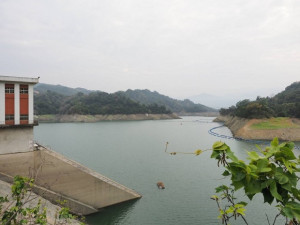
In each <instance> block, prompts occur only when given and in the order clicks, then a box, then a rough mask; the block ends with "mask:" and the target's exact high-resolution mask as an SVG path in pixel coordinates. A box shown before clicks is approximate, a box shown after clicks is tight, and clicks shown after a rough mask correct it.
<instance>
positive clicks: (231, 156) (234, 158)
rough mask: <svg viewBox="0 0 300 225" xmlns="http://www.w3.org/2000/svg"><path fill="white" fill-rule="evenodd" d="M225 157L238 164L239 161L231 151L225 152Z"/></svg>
mask: <svg viewBox="0 0 300 225" xmlns="http://www.w3.org/2000/svg"><path fill="white" fill-rule="evenodd" d="M226 155H227V156H228V158H230V159H231V160H232V161H233V162H236V163H237V162H239V159H238V158H237V157H236V156H235V155H234V153H233V152H232V151H230V150H229V151H227V152H226Z"/></svg>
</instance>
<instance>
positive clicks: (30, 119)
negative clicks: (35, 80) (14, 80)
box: [28, 84, 34, 124]
mask: <svg viewBox="0 0 300 225" xmlns="http://www.w3.org/2000/svg"><path fill="white" fill-rule="evenodd" d="M28 104H29V106H28V123H29V124H33V123H34V116H33V114H34V109H33V106H34V103H33V84H29V85H28Z"/></svg>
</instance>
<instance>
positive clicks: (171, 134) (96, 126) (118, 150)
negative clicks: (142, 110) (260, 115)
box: [34, 117, 283, 225]
mask: <svg viewBox="0 0 300 225" xmlns="http://www.w3.org/2000/svg"><path fill="white" fill-rule="evenodd" d="M212 120H213V118H208V117H184V118H183V119H179V120H159V121H112V122H98V123H49V124H40V125H39V126H38V127H35V131H34V135H35V140H36V141H37V142H39V143H40V144H42V145H45V146H48V147H50V148H51V149H53V150H55V151H57V152H59V153H61V154H63V155H65V156H67V157H69V158H71V159H73V160H75V161H77V162H79V163H81V164H83V165H85V166H87V167H89V168H91V169H92V170H94V171H97V172H99V173H101V174H103V175H105V176H107V177H109V178H111V179H113V180H115V181H117V182H119V183H121V184H123V185H125V186H127V187H129V188H131V189H134V190H136V191H137V192H139V193H140V194H141V195H142V196H143V197H142V198H141V199H139V200H137V201H131V202H127V203H122V204H119V205H115V206H111V207H107V208H105V209H103V210H102V211H101V212H99V213H96V214H93V215H90V216H88V217H87V222H88V224H91V225H94V224H95V225H96V224H97V225H98V224H100V225H106V224H107V225H111V224H118V225H184V224H188V225H196V224H197V225H210V224H211V225H213V224H221V222H220V221H219V220H218V219H217V216H218V209H217V206H216V203H215V202H214V201H213V200H211V199H210V196H211V195H213V194H215V192H214V188H215V187H217V186H219V185H221V184H228V183H229V181H227V180H224V179H222V176H221V174H222V172H223V171H224V169H223V168H218V167H217V162H216V161H215V160H213V159H211V158H210V154H211V153H210V152H204V153H202V154H201V155H199V156H195V155H189V154H178V155H175V156H173V155H169V154H166V153H165V152H164V151H165V146H166V142H169V145H168V150H169V151H172V152H173V151H178V152H194V151H195V150H197V149H202V150H205V149H210V148H211V146H212V145H213V143H214V142H215V141H219V140H221V141H224V142H226V143H227V144H228V145H229V146H230V147H231V149H232V150H233V151H234V152H235V154H236V155H237V156H238V157H240V158H243V159H246V157H247V152H246V151H247V150H255V149H256V148H255V146H254V145H253V144H249V143H244V142H240V141H235V140H227V139H225V140H222V139H220V138H217V137H215V136H212V135H210V134H208V130H209V129H211V128H212V127H216V126H219V125H220V124H219V123H214V122H212ZM218 132H220V133H222V134H228V135H230V134H231V133H230V131H229V130H228V129H227V128H226V127H224V128H220V129H218ZM158 181H163V182H164V184H165V186H166V189H165V190H159V189H158V188H157V186H156V183H157V182H158ZM240 198H241V199H243V200H247V198H245V197H244V196H240ZM266 214H267V215H268V217H269V218H270V220H272V221H273V218H274V215H275V214H276V211H272V209H271V208H270V207H269V206H268V205H267V204H263V199H262V196H259V195H256V196H255V197H254V201H253V202H251V203H250V204H249V205H248V206H247V211H246V218H247V220H248V222H249V224H253V225H261V224H267V219H266ZM278 221H279V222H280V220H278ZM279 222H278V223H276V224H283V223H282V220H281V223H279ZM231 224H244V223H243V221H242V220H237V221H235V222H233V221H232V223H231Z"/></svg>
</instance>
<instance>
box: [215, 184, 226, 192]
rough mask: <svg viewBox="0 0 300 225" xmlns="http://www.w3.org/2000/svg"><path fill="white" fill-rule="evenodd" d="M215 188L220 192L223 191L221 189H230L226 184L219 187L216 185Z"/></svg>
mask: <svg viewBox="0 0 300 225" xmlns="http://www.w3.org/2000/svg"><path fill="white" fill-rule="evenodd" d="M215 189H216V192H217V193H219V192H221V191H226V190H228V189H229V188H228V187H227V186H226V185H221V186H219V187H216V188H215Z"/></svg>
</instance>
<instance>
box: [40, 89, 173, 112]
mask: <svg viewBox="0 0 300 225" xmlns="http://www.w3.org/2000/svg"><path fill="white" fill-rule="evenodd" d="M34 101H35V104H34V107H35V114H36V115H45V114H81V115H96V114H145V113H149V114H170V113H171V111H169V110H167V109H166V108H165V107H164V106H158V105H157V104H151V105H147V106H146V105H142V104H139V103H137V102H134V101H132V100H131V99H129V98H126V97H125V96H122V95H119V94H108V93H105V92H91V93H89V94H87V95H85V94H83V93H77V94H75V95H72V96H66V95H62V94H59V93H56V92H53V91H49V90H48V91H46V92H42V93H36V94H35V96H34Z"/></svg>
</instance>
